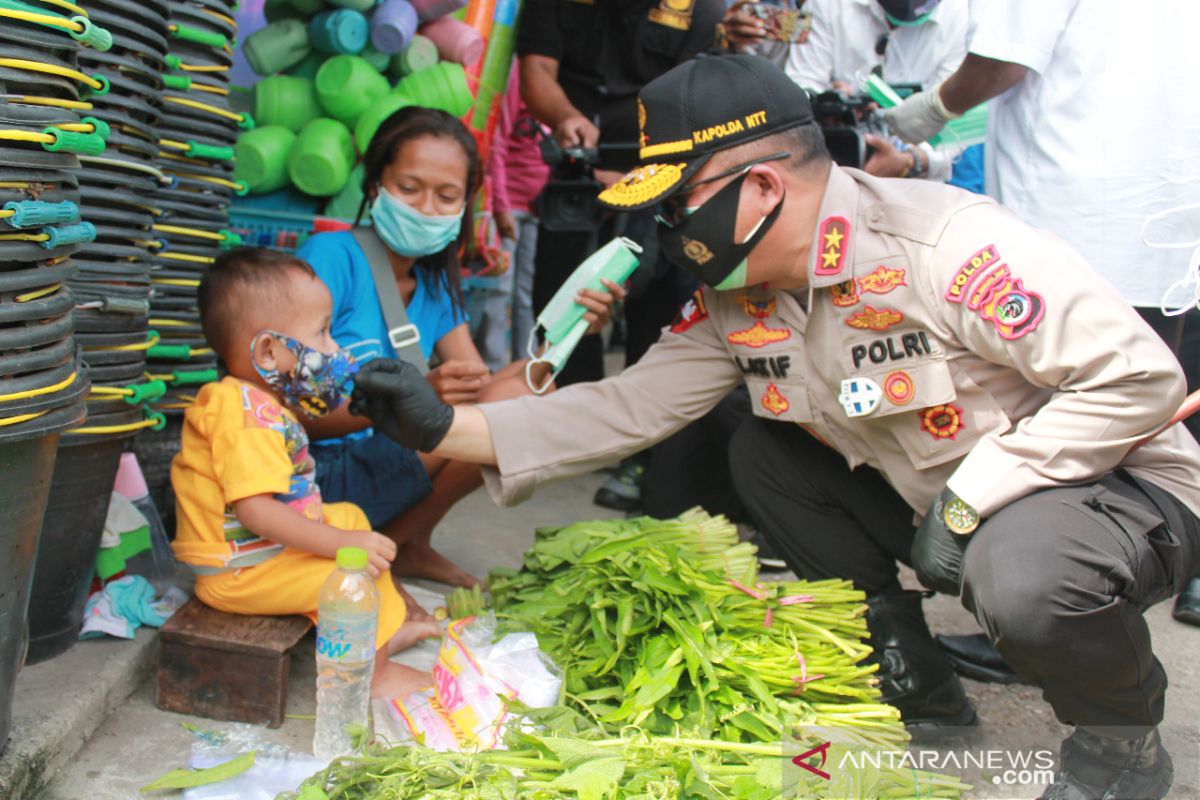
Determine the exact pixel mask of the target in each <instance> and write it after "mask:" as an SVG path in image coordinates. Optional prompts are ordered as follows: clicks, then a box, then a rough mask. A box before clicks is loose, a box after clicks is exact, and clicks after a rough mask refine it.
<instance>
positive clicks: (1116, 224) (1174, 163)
mask: <svg viewBox="0 0 1200 800" xmlns="http://www.w3.org/2000/svg"><path fill="white" fill-rule="evenodd" d="M971 11H972V18H973V19H972V23H973V24H974V25H975V26H976V27H975V29H974V33H973V34H972V36H971V42H970V48H969V49H970V52H969V54H968V55H967V57H966V59H965V60H964V61H963V63H962V65H961V66H960V67H959V68H958V69H957V70H956V71H955V72H954V74H952V75H950V76H949V77H948V78H946V80H945V81H943V82H941V83H940V84H938V85H934V86H932V87H931V88H929V89H928V90H927V91H924V92H921V93H918V94H916V95H913V96H912V97H909V98H908V99H907V100H905V101H904V102H903V103H901V104H900V105H899V106H896V107H895V108H893V109H889V110H888V111H887V112H885V118H886V119H887V121H888V124H889V126H890V128H891V130H892V132H894V133H896V134H897V135H898V136H900V137H901V138H902V139H904V140H906V141H908V142H924V141H926V140H928V139H929V138H930V137H931V136H933V135H935V134H936V133H938V132H939V131H940V130H941V129H942V128H943V127H944V126H945V124H946V123H947V122H949V121H950V120H952V119H954V118H957V117H958V116H960V115H961V114H962V113H963V112H965V111H967V110H968V109H971V108H973V107H975V106H977V105H978V104H980V103H982V102H985V101H991V102H990V106H989V120H988V135H987V180H986V184H987V190H988V193H989V194H991V195H993V196H994V197H996V199H998V200H1000V201H1001V202H1002V203H1004V204H1005V205H1006V206H1008V207H1009V208H1011V209H1012V210H1013V211H1015V212H1016V213H1017V214H1018V215H1019V216H1021V217H1022V218H1024V220H1025V221H1026V222H1029V223H1031V224H1033V225H1036V226H1038V227H1041V228H1048V229H1050V230H1053V231H1054V232H1055V233H1057V234H1058V235H1060V236H1062V237H1063V238H1064V239H1065V240H1066V241H1067V243H1068V244H1070V245H1072V246H1073V247H1075V249H1077V250H1079V251H1080V252H1081V253H1082V254H1083V256H1084V257H1085V258H1086V260H1087V261H1088V262H1089V263H1091V264H1092V265H1093V266H1094V267H1095V268H1096V271H1097V272H1099V273H1100V274H1101V275H1102V276H1103V277H1104V278H1105V279H1107V280H1108V281H1109V283H1111V284H1112V285H1113V286H1115V287H1116V288H1117V290H1118V291H1119V292H1120V293H1121V295H1122V296H1123V297H1124V298H1125V299H1126V300H1127V301H1128V302H1129V303H1130V304H1131V305H1133V306H1135V307H1136V308H1137V309H1138V311H1139V312H1141V314H1142V316H1143V317H1144V318H1145V319H1146V321H1147V322H1149V323H1150V324H1151V326H1152V327H1154V329H1155V330H1156V331H1157V332H1158V333H1159V335H1160V336H1162V338H1163V339H1164V340H1165V341H1166V342H1167V344H1168V345H1170V346H1171V347H1172V348H1173V349H1174V350H1175V352H1176V353H1178V352H1179V350H1180V340H1181V337H1182V333H1183V320H1184V317H1182V316H1177V317H1166V316H1164V315H1163V314H1162V313H1161V311H1160V308H1161V305H1160V304H1162V303H1164V301H1165V298H1164V295H1165V294H1166V293H1167V290H1168V289H1169V288H1170V287H1171V285H1172V283H1174V282H1175V281H1176V280H1177V279H1178V278H1179V277H1180V275H1179V271H1180V265H1181V263H1182V261H1181V260H1180V259H1179V252H1178V251H1177V250H1167V249H1152V248H1149V247H1146V245H1145V243H1144V241H1143V239H1142V235H1141V234H1142V226H1143V223H1144V222H1145V220H1146V219H1147V217H1149V216H1151V215H1153V214H1156V213H1159V212H1163V211H1166V210H1168V209H1172V208H1177V207H1180V206H1187V205H1190V204H1195V203H1198V202H1200V104H1197V103H1196V102H1195V101H1194V97H1192V96H1191V95H1190V94H1189V91H1190V90H1192V89H1193V87H1192V86H1191V83H1190V81H1191V79H1192V78H1194V76H1195V75H1196V68H1195V55H1194V53H1195V44H1194V38H1195V32H1196V31H1197V30H1200V4H1197V3H1195V2H1190V1H1189V0H1157V2H1153V3H1139V4H1135V5H1130V4H1128V3H1124V2H1121V1H1120V0H1087V1H1086V2H1084V0H1005V1H1004V2H995V1H994V0H983V1H982V2H980V0H974V1H973V3H972V9H971ZM1193 93H1194V92H1193ZM1176 220H1177V221H1176V223H1175V224H1176V225H1177V226H1178V227H1180V228H1186V227H1188V226H1189V225H1190V226H1191V228H1192V230H1191V231H1190V233H1189V232H1188V231H1187V230H1175V231H1173V232H1172V233H1173V235H1171V236H1169V237H1165V238H1169V239H1173V240H1176V241H1189V240H1195V239H1196V238H1197V237H1200V220H1197V218H1196V216H1195V215H1193V216H1190V217H1189V216H1186V215H1177V216H1176ZM1194 357H1195V356H1194V354H1193V355H1192V358H1194ZM1185 366H1186V367H1190V368H1191V369H1192V370H1193V371H1194V367H1195V365H1194V364H1188V365H1185ZM1152 534H1153V532H1151V535H1152ZM1175 615H1176V618H1177V619H1180V620H1181V621H1185V622H1190V623H1193V624H1195V623H1197V622H1200V576H1198V577H1193V578H1192V580H1191V581H1190V582H1189V584H1188V585H1187V587H1186V589H1185V590H1184V592H1183V593H1182V594H1181V595H1180V596H1179V598H1178V599H1177V601H1176V606H1175ZM960 638H961V637H960ZM943 644H946V642H943ZM962 644H963V643H959V646H960V647H962ZM961 653H963V654H965V655H968V656H970V655H973V656H974V657H975V660H976V661H982V660H986V659H989V658H990V657H991V656H990V655H989V654H987V653H983V652H981V651H979V649H978V648H974V650H973V651H972V648H963V649H962V650H961ZM1108 746H1109V747H1110V748H1112V747H1125V748H1126V749H1127V750H1128V749H1129V748H1130V747H1131V746H1132V744H1131V742H1130V741H1128V740H1122V739H1114V740H1112V741H1111V742H1110V743H1109V744H1108ZM1129 755H1130V756H1133V755H1138V754H1137V753H1134V752H1132V751H1129ZM1142 755H1147V756H1148V754H1142ZM1068 769H1069V766H1068ZM1071 780H1073V781H1075V782H1076V783H1077V784H1078V785H1079V789H1078V793H1075V794H1064V795H1062V797H1071V798H1074V797H1086V796H1100V795H1101V794H1103V791H1100V790H1098V789H1097V786H1096V785H1095V784H1096V781H1095V776H1092V778H1091V779H1090V783H1091V785H1088V783H1089V779H1088V778H1085V777H1084V776H1083V775H1082V774H1077V775H1074V776H1072V777H1071ZM1118 780H1119V779H1118ZM1088 792H1091V794H1088ZM1103 796H1105V797H1108V796H1115V795H1110V794H1103ZM1154 796H1155V797H1161V796H1162V795H1161V794H1157V793H1156V794H1154ZM1056 797H1057V795H1056Z"/></svg>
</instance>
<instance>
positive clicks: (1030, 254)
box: [922, 203, 1184, 516]
mask: <svg viewBox="0 0 1200 800" xmlns="http://www.w3.org/2000/svg"><path fill="white" fill-rule="evenodd" d="M984 250H987V255H985V256H983V258H982V260H983V261H984V262H985V263H987V264H989V265H990V266H988V267H983V268H979V270H978V271H979V272H981V273H982V274H976V275H975V276H974V279H973V282H969V283H968V284H967V287H966V291H965V292H961V291H959V290H957V289H952V287H957V285H958V284H957V282H956V280H955V279H956V276H957V275H958V274H959V271H960V270H961V269H962V268H963V267H964V266H966V265H969V263H970V261H971V259H972V258H973V256H975V255H976V254H979V253H980V252H981V251H984ZM930 266H931V269H929V270H928V271H927V272H926V276H925V280H923V281H922V287H923V291H924V293H925V295H926V303H927V306H928V308H929V310H930V312H931V313H932V314H933V315H935V319H937V320H938V322H937V323H936V324H935V326H934V327H932V328H931V333H933V334H934V335H935V336H937V337H938V338H939V339H941V340H942V341H943V342H946V343H947V350H948V351H949V352H951V355H952V351H953V350H954V349H956V348H958V347H961V348H964V349H965V350H968V351H970V352H971V353H973V354H974V355H976V356H979V357H981V358H984V359H987V360H988V361H991V362H993V363H995V364H999V365H1001V366H1003V367H1007V368H1010V369H1012V370H1015V371H1016V372H1019V373H1020V376H1021V378H1023V379H1024V380H1025V381H1027V382H1028V383H1030V384H1033V385H1034V386H1038V387H1043V388H1044V389H1045V390H1046V397H1047V399H1046V401H1045V403H1044V404H1042V405H1041V406H1040V407H1039V408H1038V409H1037V410H1036V411H1035V412H1034V413H1032V414H1030V415H1028V416H1026V417H1024V418H1022V419H1018V420H1013V422H1014V423H1015V424H1014V425H1013V427H1012V428H1011V429H1007V430H1003V431H998V432H996V433H991V434H988V435H986V436H984V437H983V438H982V439H980V440H979V441H978V442H977V443H976V444H975V446H974V447H973V448H972V450H971V452H970V453H969V454H968V455H967V456H966V458H965V459H964V460H963V461H962V463H961V464H959V466H958V468H957V469H956V470H955V472H954V474H953V475H952V476H951V478H950V480H949V482H948V486H949V488H950V489H951V490H952V491H953V492H954V493H955V494H956V495H958V496H959V497H961V498H962V499H963V500H965V501H966V502H967V503H969V504H970V505H971V506H973V507H974V508H975V509H976V510H977V511H978V512H979V513H980V515H981V516H988V515H989V514H992V513H994V512H995V511H997V510H998V509H1000V508H1002V507H1004V506H1005V505H1007V504H1009V503H1011V502H1012V501H1013V500H1016V499H1018V498H1021V497H1024V496H1025V495H1028V494H1030V493H1032V492H1035V491H1037V490H1039V489H1044V488H1047V487H1050V486H1058V485H1062V484H1071V483H1081V482H1084V481H1088V480H1092V479H1094V478H1096V477H1098V476H1100V475H1103V474H1104V473H1106V472H1108V471H1110V470H1112V469H1114V468H1115V467H1117V466H1118V465H1119V464H1121V463H1122V461H1123V460H1124V459H1125V458H1126V455H1127V454H1128V453H1129V452H1130V448H1132V447H1133V446H1134V444H1135V443H1136V442H1138V440H1140V439H1141V438H1142V437H1144V436H1146V435H1147V434H1149V433H1151V432H1153V431H1156V430H1158V428H1159V427H1160V426H1161V425H1162V424H1163V423H1164V422H1166V421H1167V420H1168V419H1170V417H1171V415H1172V414H1173V413H1174V412H1175V411H1176V409H1178V408H1179V404H1180V402H1181V401H1182V399H1183V395H1184V381H1183V376H1182V374H1181V371H1180V367H1179V363H1178V362H1177V361H1176V360H1175V358H1174V356H1173V355H1172V354H1171V352H1170V350H1169V349H1168V348H1167V346H1166V345H1165V344H1163V343H1162V341H1161V340H1160V339H1159V338H1158V337H1157V336H1156V335H1155V333H1154V332H1153V330H1151V329H1150V327H1149V326H1148V325H1147V324H1146V323H1145V322H1143V321H1142V320H1141V318H1140V317H1139V316H1138V315H1137V313H1136V312H1135V311H1134V310H1133V309H1132V308H1131V307H1130V306H1129V304H1128V303H1127V302H1126V301H1125V300H1123V299H1122V298H1121V296H1120V295H1119V294H1117V292H1116V291H1115V290H1114V289H1112V288H1111V287H1110V286H1109V285H1108V284H1107V283H1105V281H1104V280H1103V279H1102V278H1101V277H1100V276H1099V275H1097V274H1096V273H1095V272H1094V271H1093V270H1091V269H1090V268H1089V267H1088V266H1087V264H1086V263H1085V262H1084V260H1083V258H1082V257H1081V256H1080V255H1079V254H1078V253H1076V252H1075V251H1074V250H1072V249H1070V248H1069V247H1067V246H1066V245H1065V244H1064V243H1063V242H1061V241H1060V240H1058V239H1056V238H1055V237H1053V236H1051V235H1049V234H1046V233H1043V232H1041V231H1037V230H1035V229H1033V228H1030V227H1028V226H1026V225H1024V224H1023V223H1021V222H1020V221H1019V220H1018V219H1017V218H1016V216H1015V215H1013V214H1012V213H1011V212H1009V211H1007V210H1006V209H1003V208H1000V207H997V206H996V205H994V204H991V203H987V204H981V205H978V206H974V207H972V208H969V209H966V210H963V211H960V212H959V213H958V214H956V215H955V217H954V218H953V219H952V220H951V222H950V224H949V225H948V226H947V228H946V232H945V233H944V234H943V236H942V240H941V242H939V244H938V247H937V251H936V253H935V254H934V257H933V260H932V263H931V265H930ZM1001 270H1007V273H1004V272H1001ZM984 281H987V283H984ZM989 286H990V287H992V291H991V294H988V295H986V298H985V299H982V300H979V299H978V298H976V297H973V295H976V294H977V293H982V292H981V291H980V289H981V287H989ZM972 306H974V307H972ZM1015 377H1016V376H1014V379H1015Z"/></svg>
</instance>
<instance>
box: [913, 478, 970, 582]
mask: <svg viewBox="0 0 1200 800" xmlns="http://www.w3.org/2000/svg"><path fill="white" fill-rule="evenodd" d="M954 498H955V494H954V492H952V491H950V490H949V489H948V488H947V489H943V490H942V493H941V494H940V495H939V496H938V498H937V499H936V500H934V501H933V505H932V506H930V507H929V513H928V514H926V515H925V519H923V520H921V526H920V527H919V528H917V534H916V537H915V538H914V539H913V546H912V565H913V569H914V570H916V573H917V577H918V578H920V580H921V583H923V584H925V585H926V586H928V587H929V588H930V589H933V590H934V591H938V592H941V593H942V594H949V595H953V596H955V597H958V595H959V594H961V592H962V564H963V553H965V552H966V549H967V545H968V544H969V543H970V541H971V536H972V535H973V534H958V533H955V532H953V531H952V530H950V529H949V528H947V527H946V522H945V519H944V518H943V516H942V511H943V509H944V508H945V506H946V503H949V502H950V501H951V500H953V499H954Z"/></svg>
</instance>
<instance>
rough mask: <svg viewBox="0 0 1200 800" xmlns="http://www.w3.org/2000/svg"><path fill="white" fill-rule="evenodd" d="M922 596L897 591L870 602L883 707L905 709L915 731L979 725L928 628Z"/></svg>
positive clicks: (905, 717)
mask: <svg viewBox="0 0 1200 800" xmlns="http://www.w3.org/2000/svg"><path fill="white" fill-rule="evenodd" d="M922 599H923V595H922V593H921V592H908V591H903V590H901V591H896V592H889V593H888V594H877V595H872V596H871V597H868V598H867V606H868V608H869V611H868V612H867V626H868V628H869V629H870V631H871V645H872V646H873V647H874V648H875V652H874V653H873V654H872V656H871V659H870V660H872V661H877V662H879V664H880V668H879V672H878V673H876V675H877V677H878V678H879V679H880V681H881V686H880V688H881V689H882V690H883V702H885V703H889V704H891V705H893V706H895V707H896V708H898V709H899V710H900V716H901V718H902V719H903V720H904V724H905V726H906V727H908V729H909V731H910V732H914V733H916V732H921V731H928V732H936V729H937V728H947V727H950V726H965V725H972V724H974V723H975V709H974V708H972V707H971V702H970V701H969V700H968V699H967V695H966V693H965V692H964V691H963V687H962V683H960V682H959V680H958V676H957V675H955V674H954V668H953V667H952V666H951V665H950V662H949V660H948V659H947V658H946V654H945V653H943V652H942V649H941V648H940V647H938V645H937V642H935V641H934V640H933V636H932V635H931V634H930V633H929V626H928V625H927V624H926V623H925V613H924V612H923V611H922V610H921V600H922Z"/></svg>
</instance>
